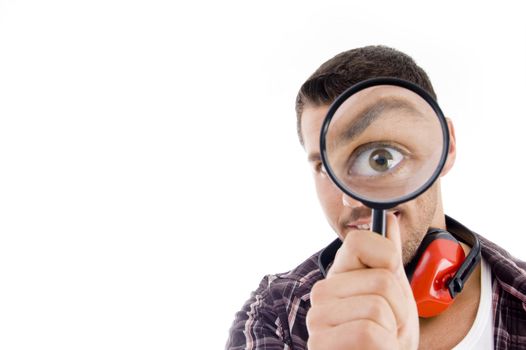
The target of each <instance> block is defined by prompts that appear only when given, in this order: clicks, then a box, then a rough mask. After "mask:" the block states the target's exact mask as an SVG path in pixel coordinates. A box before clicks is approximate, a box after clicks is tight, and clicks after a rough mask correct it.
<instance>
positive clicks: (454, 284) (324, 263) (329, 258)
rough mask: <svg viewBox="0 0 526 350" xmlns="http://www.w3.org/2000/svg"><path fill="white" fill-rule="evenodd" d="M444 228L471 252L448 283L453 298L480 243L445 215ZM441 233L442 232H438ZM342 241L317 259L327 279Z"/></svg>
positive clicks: (475, 261)
mask: <svg viewBox="0 0 526 350" xmlns="http://www.w3.org/2000/svg"><path fill="white" fill-rule="evenodd" d="M446 227H447V229H448V232H449V233H451V234H452V235H453V236H454V237H455V238H456V239H458V240H459V241H461V242H462V243H465V244H467V245H468V246H469V247H470V248H471V250H470V251H469V254H468V256H467V257H466V259H465V260H464V262H463V263H462V265H461V266H460V268H459V269H458V270H457V272H456V273H455V275H454V276H453V278H451V280H450V281H449V282H448V284H447V285H448V290H449V294H450V295H451V297H452V298H454V297H455V296H456V295H457V294H458V293H460V292H461V291H462V289H463V288H464V284H465V283H466V281H467V279H468V278H469V276H470V275H471V273H472V272H473V270H474V269H475V267H476V266H477V264H478V263H479V262H480V242H479V239H478V237H477V235H476V234H475V233H473V232H472V231H471V230H470V229H468V228H466V227H465V226H463V225H462V224H461V223H459V222H458V221H456V220H455V219H453V218H451V217H449V216H447V215H446ZM436 231H437V229H431V231H429V232H436ZM440 231H443V230H440ZM341 245H342V241H341V240H340V239H339V238H337V239H335V240H334V241H333V242H332V243H331V244H329V245H328V246H327V247H326V248H325V249H323V251H322V252H321V253H320V255H319V257H318V267H319V268H320V271H321V273H322V274H323V277H327V272H328V270H329V268H330V266H331V265H332V262H333V261H334V257H335V256H336V252H337V251H338V249H340V247H341Z"/></svg>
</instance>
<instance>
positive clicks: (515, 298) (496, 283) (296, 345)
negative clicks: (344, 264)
mask: <svg viewBox="0 0 526 350" xmlns="http://www.w3.org/2000/svg"><path fill="white" fill-rule="evenodd" d="M448 227H449V225H448ZM450 230H451V229H450ZM478 237H479V240H480V244H481V252H482V258H483V259H485V260H486V261H487V263H488V265H489V266H490V267H491V272H492V285H493V319H494V327H493V329H494V339H495V349H496V350H502V349H525V350H526V263H525V262H522V261H520V260H517V259H515V258H513V257H512V256H511V255H510V254H509V253H507V252H506V251H505V250H503V249H502V248H500V247H498V246H497V245H495V244H494V243H492V242H490V241H488V240H486V239H484V238H482V237H480V236H478ZM320 253H321V251H320V252H318V253H316V254H314V255H313V256H311V257H310V258H309V259H307V260H306V261H305V262H303V263H302V264H301V265H299V266H298V267H297V268H295V269H294V270H292V271H289V272H287V273H283V274H277V275H268V276H265V278H263V280H262V281H261V284H260V285H259V288H258V289H257V290H256V291H254V292H253V293H252V295H251V298H250V299H249V300H248V301H247V302H246V303H245V305H244V306H243V308H242V310H241V311H239V312H238V313H237V314H236V317H235V320H234V323H233V324H232V328H231V329H230V335H229V338H228V341H227V345H226V349H228V350H238V349H247V350H252V349H265V350H273V349H280V350H304V349H307V339H308V337H309V334H308V332H307V326H306V322H305V317H306V315H307V311H308V310H309V307H310V299H309V295H310V290H311V288H312V286H313V285H314V283H316V282H317V281H319V280H320V279H322V278H323V275H322V273H321V271H320V269H319V266H318V256H319V254H320Z"/></svg>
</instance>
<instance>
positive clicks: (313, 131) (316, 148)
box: [301, 105, 329, 155]
mask: <svg viewBox="0 0 526 350" xmlns="http://www.w3.org/2000/svg"><path fill="white" fill-rule="evenodd" d="M328 110H329V106H328V105H327V106H305V108H304V110H303V113H302V114H301V132H302V135H303V144H304V146H305V151H307V154H309V155H310V154H312V153H319V152H320V132H321V126H322V124H323V120H324V119H325V116H326V115H327V112H328Z"/></svg>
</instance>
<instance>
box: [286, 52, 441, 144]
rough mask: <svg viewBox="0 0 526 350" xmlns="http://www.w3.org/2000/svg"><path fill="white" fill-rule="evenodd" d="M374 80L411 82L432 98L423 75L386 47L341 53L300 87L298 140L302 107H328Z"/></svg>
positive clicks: (432, 92) (409, 59) (297, 106)
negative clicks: (354, 88)
mask: <svg viewBox="0 0 526 350" xmlns="http://www.w3.org/2000/svg"><path fill="white" fill-rule="evenodd" d="M376 77H394V78H399V79H404V80H407V81H410V82H412V83H414V84H417V85H419V86H420V87H421V88H423V89H424V90H426V91H427V92H428V93H429V94H430V95H431V96H433V98H434V99H436V94H435V91H434V90H433V86H432V85H431V81H430V80H429V77H428V76H427V74H426V72H425V71H424V70H423V69H422V68H420V67H419V66H418V65H417V64H416V63H415V61H414V60H413V59H412V58H411V57H410V56H408V55H406V54H405V53H403V52H400V51H398V50H395V49H393V48H390V47H387V46H382V45H378V46H365V47H361V48H357V49H352V50H349V51H345V52H342V53H340V54H338V55H336V56H334V57H333V58H331V59H330V60H328V61H327V62H325V63H323V64H322V65H321V66H320V67H319V68H318V69H317V70H316V71H315V72H314V73H313V74H312V75H311V76H310V77H309V79H307V81H306V82H305V83H303V85H302V86H301V88H300V91H299V92H298V96H297V97H296V117H297V129H298V137H299V139H300V142H301V144H303V136H302V134H301V115H302V113H303V110H304V107H305V105H311V106H314V107H320V106H324V105H330V104H331V103H332V102H333V101H334V100H335V99H336V97H338V96H339V95H340V94H341V93H343V92H344V91H345V90H346V89H347V88H349V87H350V86H351V85H354V84H356V83H359V82H361V81H363V80H367V79H370V78H376Z"/></svg>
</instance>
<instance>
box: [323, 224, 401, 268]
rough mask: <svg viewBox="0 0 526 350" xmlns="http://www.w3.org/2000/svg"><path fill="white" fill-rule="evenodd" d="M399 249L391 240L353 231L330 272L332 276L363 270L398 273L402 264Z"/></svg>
mask: <svg viewBox="0 0 526 350" xmlns="http://www.w3.org/2000/svg"><path fill="white" fill-rule="evenodd" d="M397 249H398V248H397V247H396V246H395V245H394V242H392V241H391V240H389V239H386V238H384V237H382V236H380V235H378V234H375V233H372V232H370V231H362V230H356V231H351V232H349V233H348V234H347V236H346V237H345V239H344V241H343V243H342V246H341V247H340V249H339V250H338V253H337V254H336V256H335V257H334V262H333V264H332V266H331V268H330V270H329V272H328V274H327V275H328V277H330V276H331V275H334V274H337V273H342V272H347V271H352V270H357V269H363V268H366V267H375V268H384V269H388V270H392V271H396V269H398V268H399V266H400V264H401V259H400V258H399V252H398V251H397Z"/></svg>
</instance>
